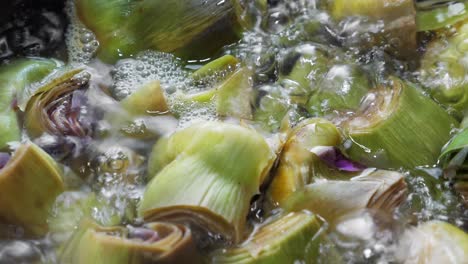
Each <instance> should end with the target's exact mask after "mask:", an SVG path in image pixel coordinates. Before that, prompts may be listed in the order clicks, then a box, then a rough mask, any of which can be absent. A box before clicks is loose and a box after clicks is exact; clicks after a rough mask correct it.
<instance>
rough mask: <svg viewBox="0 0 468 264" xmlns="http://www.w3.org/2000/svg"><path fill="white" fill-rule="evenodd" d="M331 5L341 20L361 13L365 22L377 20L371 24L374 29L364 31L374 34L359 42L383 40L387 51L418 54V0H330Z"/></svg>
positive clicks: (361, 44) (403, 55)
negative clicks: (415, 3)
mask: <svg viewBox="0 0 468 264" xmlns="http://www.w3.org/2000/svg"><path fill="white" fill-rule="evenodd" d="M327 8H328V10H329V12H330V13H331V16H332V17H333V18H334V19H335V20H336V21H337V22H342V23H343V22H344V23H346V20H347V19H352V18H353V17H360V18H363V19H364V20H363V21H364V22H367V23H369V22H370V23H372V24H373V26H371V27H369V28H370V30H368V31H365V32H362V34H361V35H369V33H370V35H371V38H370V39H367V38H364V39H362V41H360V42H359V43H356V44H357V45H358V47H359V48H361V49H362V48H369V47H371V46H372V44H383V46H384V47H385V49H386V50H387V51H389V52H391V53H392V54H394V55H395V56H396V57H398V58H402V59H405V58H412V57H414V55H415V54H416V51H417V36H416V33H417V27H416V10H415V6H414V1H412V0H403V1H400V0H398V1H395V0H383V1H375V0H356V1H347V0H328V1H327ZM361 28H366V27H361ZM353 33H355V32H353ZM366 33H367V34H366ZM369 44H371V45H369Z"/></svg>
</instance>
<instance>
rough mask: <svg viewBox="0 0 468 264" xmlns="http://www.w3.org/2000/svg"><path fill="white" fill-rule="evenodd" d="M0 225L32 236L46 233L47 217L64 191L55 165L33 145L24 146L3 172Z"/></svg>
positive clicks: (9, 161) (0, 172) (1, 171)
mask: <svg viewBox="0 0 468 264" xmlns="http://www.w3.org/2000/svg"><path fill="white" fill-rule="evenodd" d="M0 189H1V191H0V221H5V222H7V223H11V224H15V225H19V226H22V227H24V228H25V230H26V231H27V233H30V234H32V235H43V234H45V233H46V232H47V229H48V227H47V226H48V225H47V217H48V215H49V210H51V208H52V205H53V203H54V201H55V199H56V197H57V196H58V195H59V194H60V193H62V192H63V191H64V184H63V181H62V178H61V171H60V169H59V167H58V165H57V164H56V163H55V161H54V160H53V159H52V158H51V157H50V156H49V155H48V154H47V153H45V152H44V151H43V150H41V149H40V148H39V147H38V146H36V145H34V144H33V143H31V142H28V143H24V144H22V145H21V146H20V147H19V148H18V149H17V150H16V151H15V153H14V154H13V156H12V157H11V159H9V160H8V162H7V163H6V164H5V166H4V167H3V168H2V169H0Z"/></svg>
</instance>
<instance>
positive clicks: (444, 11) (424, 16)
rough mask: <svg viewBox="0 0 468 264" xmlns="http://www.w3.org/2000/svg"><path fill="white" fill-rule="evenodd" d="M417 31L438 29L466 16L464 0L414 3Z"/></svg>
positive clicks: (467, 16) (467, 7) (467, 6)
mask: <svg viewBox="0 0 468 264" xmlns="http://www.w3.org/2000/svg"><path fill="white" fill-rule="evenodd" d="M416 7H417V10H416V25H417V27H418V31H429V30H439V29H443V28H445V27H447V26H451V25H454V24H456V23H458V22H460V21H463V20H465V19H466V18H468V12H467V9H468V3H466V2H465V1H448V0H435V1H421V2H418V3H417V4H416Z"/></svg>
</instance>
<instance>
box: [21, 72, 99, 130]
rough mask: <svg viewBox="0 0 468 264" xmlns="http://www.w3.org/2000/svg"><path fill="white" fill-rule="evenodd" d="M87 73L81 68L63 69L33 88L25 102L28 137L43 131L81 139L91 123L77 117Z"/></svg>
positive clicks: (83, 101) (79, 116)
mask: <svg viewBox="0 0 468 264" xmlns="http://www.w3.org/2000/svg"><path fill="white" fill-rule="evenodd" d="M90 77H91V75H90V73H88V72H87V71H85V70H83V69H73V70H69V69H63V71H60V72H57V73H56V75H54V76H51V77H50V79H49V82H48V83H47V84H45V85H44V86H42V87H40V88H39V89H37V90H36V91H35V92H34V93H33V94H32V96H31V97H30V99H29V101H28V102H27V104H26V108H25V113H24V126H25V128H26V131H27V133H28V135H29V136H30V137H31V138H37V137H40V136H42V135H43V134H50V135H53V136H58V137H64V136H73V137H79V138H85V137H88V136H90V135H91V134H92V128H91V124H90V122H89V121H88V120H86V119H84V118H83V117H82V116H81V108H82V106H84V104H85V103H86V95H85V92H86V89H87V88H88V84H89V81H90Z"/></svg>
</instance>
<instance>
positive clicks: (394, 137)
mask: <svg viewBox="0 0 468 264" xmlns="http://www.w3.org/2000/svg"><path fill="white" fill-rule="evenodd" d="M390 83H391V85H390V86H389V87H384V86H381V87H378V88H377V89H375V90H373V91H371V92H370V93H369V94H368V96H367V98H366V99H365V100H364V101H363V103H362V104H361V108H360V110H359V111H358V112H357V113H356V114H355V115H354V116H353V117H351V118H350V119H348V120H346V121H345V122H343V123H341V124H340V127H341V128H342V130H343V133H344V134H345V137H346V138H347V141H346V142H345V144H344V145H345V146H346V153H347V154H348V155H349V157H350V158H351V159H352V160H357V161H359V162H361V163H363V164H364V165H367V166H371V167H377V168H394V169H398V168H400V167H403V168H407V169H413V168H415V167H416V166H423V165H434V164H435V163H436V162H437V158H438V156H439V154H440V150H441V149H442V147H443V146H444V144H445V143H446V142H447V141H448V140H449V139H450V132H451V130H452V128H454V127H457V126H458V122H457V121H456V120H455V119H454V118H452V117H451V116H450V115H449V114H448V113H447V112H446V111H445V110H444V109H442V108H441V107H440V106H439V105H437V104H436V103H435V102H433V101H432V100H431V99H430V98H428V97H426V96H425V95H424V94H423V93H422V92H421V91H420V90H418V89H417V88H416V87H415V86H413V85H412V84H410V83H405V82H403V81H401V80H399V79H396V78H392V79H391V82H390ZM422 131H424V132H422Z"/></svg>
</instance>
